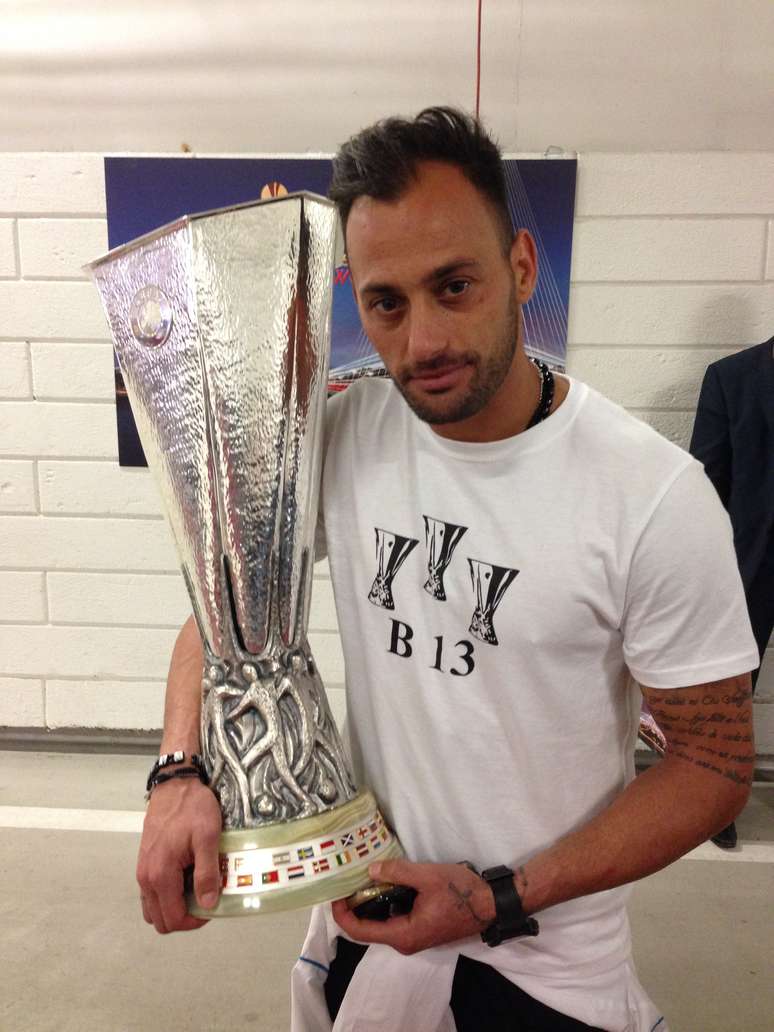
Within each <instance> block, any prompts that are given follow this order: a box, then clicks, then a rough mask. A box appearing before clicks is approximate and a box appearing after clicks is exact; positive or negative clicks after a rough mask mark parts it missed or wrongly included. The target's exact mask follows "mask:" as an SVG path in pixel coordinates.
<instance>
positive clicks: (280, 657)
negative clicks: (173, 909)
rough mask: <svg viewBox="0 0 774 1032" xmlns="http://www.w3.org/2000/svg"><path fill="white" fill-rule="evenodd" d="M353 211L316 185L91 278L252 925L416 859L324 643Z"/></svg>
mask: <svg viewBox="0 0 774 1032" xmlns="http://www.w3.org/2000/svg"><path fill="white" fill-rule="evenodd" d="M336 229H337V216H336V210H335V208H334V207H333V205H332V204H331V203H330V202H328V201H326V200H324V199H323V198H320V197H316V196H314V195H311V194H305V193H302V194H295V195H290V196H287V197H284V198H282V199H277V200H269V201H265V202H260V203H254V204H246V205H240V206H238V207H233V208H226V209H221V210H218V211H213V212H206V213H204V214H201V215H192V216H184V217H183V218H181V219H179V220H178V221H176V222H173V223H170V224H169V225H168V226H164V227H162V228H161V229H158V230H156V231H155V232H152V233H149V234H147V235H146V236H143V237H140V238H139V239H137V240H135V241H133V242H131V243H129V244H127V245H125V246H123V247H120V248H117V249H116V250H114V251H111V252H110V253H109V254H108V255H106V256H105V257H104V258H100V259H98V260H97V261H95V262H93V263H92V264H91V265H90V266H88V269H89V271H90V273H91V275H92V277H93V279H94V281H95V283H96V286H97V288H98V289H99V292H100V295H101V297H102V303H103V307H104V309H105V312H106V314H107V317H108V320H109V322H110V328H111V331H112V335H113V341H114V344H115V348H116V353H117V355H118V361H119V363H120V366H121V369H122V371H123V376H124V382H125V384H126V389H127V393H128V396H129V400H130V402H131V405H132V410H133V412H134V416H135V420H136V422H137V428H138V431H139V434H140V439H141V441H142V445H143V448H144V450H145V454H146V456H147V459H148V463H149V465H150V467H151V469H152V470H153V472H154V474H155V476H156V480H157V482H158V484H159V487H160V489H161V493H162V497H163V500H164V505H165V508H166V512H167V517H168V519H169V523H170V525H171V528H172V533H173V536H174V539H175V542H176V544H177V548H178V552H179V556H180V561H181V566H182V571H183V576H184V578H185V582H186V585H187V588H188V592H189V595H190V597H191V604H192V606H193V612H194V616H195V618H196V622H197V624H198V627H199V632H200V634H201V637H202V642H203V644H204V652H205V670H204V675H203V680H202V719H201V739H202V751H203V756H204V762H205V766H206V769H207V773H208V775H209V778H210V785H211V787H212V789H213V791H214V792H215V793H216V795H217V797H218V799H219V800H220V805H221V809H222V811H223V827H224V830H223V833H222V835H221V840H220V854H221V856H220V864H221V875H222V893H221V897H220V903H219V905H218V907H217V908H216V909H215V910H214V911H201V910H199V909H198V907H197V905H196V902H195V900H194V899H193V897H192V896H191V895H190V893H189V910H190V912H191V913H193V914H197V915H199V916H202V917H204V916H206V917H212V916H216V917H217V916H224V917H225V916H234V915H238V914H248V913H255V912H256V911H260V912H264V913H265V912H272V911H277V910H285V909H291V908H296V907H303V906H309V905H311V904H313V903H319V902H322V901H325V900H331V899H339V898H341V897H344V896H349V895H350V894H351V893H354V892H355V891H356V890H359V889H362V888H364V887H365V886H367V885H369V883H370V879H369V877H368V870H367V868H368V864H369V863H370V862H371V861H372V860H373V859H375V858H378V857H395V856H401V855H402V851H401V848H400V845H399V843H398V841H397V839H396V838H395V836H394V835H393V834H392V832H391V831H390V829H389V828H388V827H387V826H386V825H385V823H384V820H383V818H382V816H381V814H380V813H379V810H378V809H377V806H376V803H375V801H374V798H373V796H372V795H371V794H370V792H368V791H360V792H358V791H357V789H356V787H355V783H354V780H353V776H352V773H351V768H350V762H349V760H348V758H347V756H346V754H345V752H344V749H343V747H342V743H341V739H340V737H339V733H338V731H337V729H336V725H335V723H334V721H333V718H332V716H331V712H330V709H329V707H328V701H327V699H326V697H325V691H324V689H323V686H322V682H321V680H320V676H319V674H318V671H317V667H316V665H315V662H314V660H313V658H312V654H311V651H310V648H309V643H308V641H307V623H308V618H309V602H310V591H311V586H312V569H313V562H314V534H315V525H316V520H317V499H318V493H319V478H320V468H321V446H322V436H323V423H324V416H325V402H326V395H327V373H328V350H329V347H328V346H329V338H330V310H331V300H332V284H333V269H334V258H335V247H336Z"/></svg>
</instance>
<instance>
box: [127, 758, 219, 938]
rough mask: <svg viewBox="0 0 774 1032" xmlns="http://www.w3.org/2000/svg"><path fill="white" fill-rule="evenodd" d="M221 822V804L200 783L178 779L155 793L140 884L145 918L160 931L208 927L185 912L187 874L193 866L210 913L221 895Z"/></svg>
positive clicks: (197, 888)
mask: <svg viewBox="0 0 774 1032" xmlns="http://www.w3.org/2000/svg"><path fill="white" fill-rule="evenodd" d="M221 823H222V822H221V813H220V807H219V805H218V801H217V799H216V798H215V796H214V794H213V793H212V792H211V791H210V789H209V788H207V787H206V786H205V785H203V784H202V783H201V782H200V781H199V780H198V779H194V778H177V779H175V780H173V781H167V782H164V783H163V784H161V785H157V787H156V788H154V790H153V794H152V795H151V798H150V804H149V806H148V812H147V814H146V815H145V824H144V827H143V833H142V841H141V843H140V855H139V857H138V860H137V881H138V882H139V884H140V892H141V897H140V898H141V901H142V916H143V917H144V918H145V920H146V921H147V922H148V924H152V925H154V927H155V928H156V931H157V932H160V933H161V934H166V933H167V932H185V931H189V930H191V929H194V928H201V927H202V925H205V924H207V922H206V921H202V920H199V919H198V918H195V917H191V915H190V914H188V913H187V911H186V908H185V899H184V897H183V872H184V870H185V869H186V867H190V865H191V864H193V865H194V890H195V892H196V899H197V901H198V902H199V905H200V906H202V907H206V908H207V909H208V910H211V909H212V908H213V907H214V906H215V904H216V903H217V902H218V894H219V891H220V872H219V869H218V839H219V836H220V830H221Z"/></svg>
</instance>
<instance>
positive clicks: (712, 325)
mask: <svg viewBox="0 0 774 1032" xmlns="http://www.w3.org/2000/svg"><path fill="white" fill-rule="evenodd" d="M106 249H107V228H106V221H105V196H104V182H103V164H102V157H101V156H100V155H98V154H73V153H66V154H65V153H62V154H41V153H27V154H0V355H1V356H2V358H1V360H0V727H10V728H22V727H25V728H30V727H31V728H52V729H53V728H67V727H79V728H82V727H87V728H88V727H91V728H102V729H129V728H130V729H154V728H158V727H160V725H161V719H162V706H163V691H164V688H163V685H164V678H165V675H166V671H167V666H168V663H169V656H170V652H171V648H172V643H173V641H174V637H175V633H176V629H177V628H178V627H179V625H180V623H181V622H182V621H183V620H184V619H185V617H186V615H187V613H188V606H187V600H186V595H185V592H184V589H183V586H182V582H181V578H180V576H179V574H178V573H177V563H176V558H175V552H174V548H173V546H172V543H171V539H170V536H169V533H168V531H167V528H166V525H165V523H164V521H163V518H162V516H161V510H160V506H159V502H158V499H157V496H156V492H155V489H154V486H153V483H152V481H151V479H150V477H149V475H148V473H147V471H146V470H135V469H120V468H119V466H118V463H117V446H116V432H115V416H114V410H113V372H112V352H111V347H110V342H109V338H108V333H107V328H106V325H105V322H104V319H103V316H102V312H101V309H100V305H99V301H98V298H97V293H96V291H95V290H94V289H93V287H92V286H91V285H90V284H89V283H88V282H87V280H86V278H85V276H84V274H83V272H82V271H81V266H82V265H83V264H84V263H85V262H87V261H89V260H91V259H93V258H95V257H96V256H97V255H99V254H101V253H102V252H104V251H105V250H106ZM773 332H774V153H773V154H761V153H755V154H752V153H751V154H733V153H700V154H620V155H616V154H588V155H584V156H581V158H580V159H579V179H578V194H577V206H576V223H575V238H574V247H573V273H572V289H571V297H570V325H569V341H568V371H569V373H570V374H571V375H573V376H575V377H578V378H579V379H582V380H586V381H587V382H588V383H590V384H592V385H593V386H594V387H596V388H597V389H598V390H600V391H602V392H603V393H604V394H606V395H608V396H609V397H610V398H612V399H613V400H614V401H616V402H618V403H620V404H622V405H624V406H626V407H627V408H628V409H629V410H630V411H632V412H633V413H634V414H635V415H637V416H638V417H640V418H641V419H644V420H645V421H647V422H648V423H650V424H652V425H653V426H654V427H656V429H658V430H659V431H660V432H661V433H663V434H665V435H666V436H667V437H669V438H670V439H671V440H673V441H675V442H676V443H677V444H679V445H681V446H683V447H686V446H687V444H688V440H689V437H690V433H691V427H692V424H693V417H694V412H695V407H696V400H697V397H698V391H699V386H700V383H701V378H702V375H703V373H704V370H705V368H706V366H707V364H708V363H709V362H711V361H714V360H715V359H717V358H720V357H722V356H723V355H727V354H730V353H732V352H734V351H736V350H738V349H739V348H741V347H745V346H748V345H751V344H754V343H757V342H759V341H761V340H764V339H766V338H767V337H769V336H771V334H772V333H773ZM315 581H316V583H315V594H314V601H313V607H312V615H311V643H312V647H313V650H314V654H315V656H316V658H317V661H318V663H319V666H320V670H321V672H322V675H323V678H324V680H325V682H326V685H327V687H328V690H329V694H330V697H331V702H332V704H333V708H334V710H335V712H336V715H337V716H338V717H339V718H340V719H341V718H343V716H344V693H343V687H342V683H343V661H342V655H341V649H340V645H339V639H338V633H337V625H336V614H335V609H334V605H333V596H332V592H331V586H330V580H329V577H328V573H327V569H326V567H325V564H319V565H318V567H317V568H316V571H315ZM772 652H774V649H772V648H771V647H770V649H769V651H768V653H767V656H766V660H765V662H764V669H763V671H762V674H761V678H760V681H759V690H758V695H757V701H756V705H755V708H756V727H757V735H758V751H759V753H760V754H762V755H772V754H774V656H772Z"/></svg>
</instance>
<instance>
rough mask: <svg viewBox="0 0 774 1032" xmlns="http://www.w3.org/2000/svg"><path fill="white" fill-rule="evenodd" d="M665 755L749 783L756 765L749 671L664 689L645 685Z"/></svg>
mask: <svg viewBox="0 0 774 1032" xmlns="http://www.w3.org/2000/svg"><path fill="white" fill-rule="evenodd" d="M642 693H643V695H644V696H645V701H646V702H647V704H648V707H649V708H650V711H651V713H652V714H653V717H654V719H655V721H656V723H657V724H658V726H659V727H660V728H661V730H662V731H663V732H664V737H665V738H666V741H667V755H668V756H669V755H672V756H679V757H680V759H683V760H686V761H687V762H688V763H692V764H694V766H697V767H703V768H704V769H705V770H711V771H713V772H715V773H716V774H720V775H721V776H722V777H724V778H726V779H727V780H728V781H733V782H734V783H735V784H738V785H749V784H750V783H751V781H752V772H753V767H754V765H755V745H754V740H753V730H752V691H751V688H750V675H749V674H743V675H741V676H739V677H729V678H726V679H725V680H722V681H712V682H710V683H709V684H698V685H694V686H692V687H690V688H675V689H673V690H669V691H663V690H659V689H655V688H645V687H643V688H642Z"/></svg>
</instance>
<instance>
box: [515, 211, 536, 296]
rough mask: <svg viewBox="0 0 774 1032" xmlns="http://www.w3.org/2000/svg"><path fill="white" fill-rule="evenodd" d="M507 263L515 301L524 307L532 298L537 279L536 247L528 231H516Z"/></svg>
mask: <svg viewBox="0 0 774 1032" xmlns="http://www.w3.org/2000/svg"><path fill="white" fill-rule="evenodd" d="M508 261H509V264H510V266H511V272H512V273H513V282H514V284H515V286H516V300H517V301H518V303H519V304H520V305H524V304H526V303H527V301H529V299H530V298H531V297H532V295H533V293H534V291H535V286H536V284H537V277H538V256H537V247H535V241H534V240H533V239H532V234H531V233H530V232H529V230H527V229H519V230H517V232H516V235H515V236H514V238H513V243H512V244H511V250H510V254H509V255H508Z"/></svg>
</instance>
